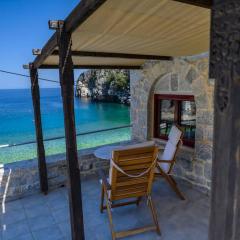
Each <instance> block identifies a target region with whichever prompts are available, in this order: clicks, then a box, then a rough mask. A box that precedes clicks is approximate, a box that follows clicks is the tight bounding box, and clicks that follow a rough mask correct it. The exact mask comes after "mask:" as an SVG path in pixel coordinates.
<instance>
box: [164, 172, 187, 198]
mask: <svg viewBox="0 0 240 240" xmlns="http://www.w3.org/2000/svg"><path fill="white" fill-rule="evenodd" d="M163 177H164V178H165V179H166V180H167V182H168V183H169V185H170V186H171V187H172V189H173V190H174V192H175V193H176V194H177V195H178V197H179V198H180V199H181V200H185V197H184V195H183V194H182V193H181V191H180V190H179V189H178V187H177V184H176V182H175V180H173V178H172V177H170V176H169V175H167V174H163Z"/></svg>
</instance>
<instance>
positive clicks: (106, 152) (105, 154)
mask: <svg viewBox="0 0 240 240" xmlns="http://www.w3.org/2000/svg"><path fill="white" fill-rule="evenodd" d="M122 147H123V146H116V145H115V146H104V147H100V148H98V149H96V150H95V151H94V155H95V157H97V158H100V159H104V160H110V159H111V157H112V151H114V150H117V149H121V148H122Z"/></svg>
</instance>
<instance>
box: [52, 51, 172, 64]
mask: <svg viewBox="0 0 240 240" xmlns="http://www.w3.org/2000/svg"><path fill="white" fill-rule="evenodd" d="M52 55H55V56H58V55H59V51H58V50H54V51H53V52H52ZM72 56H73V57H102V58H126V59H143V60H166V61H171V60H172V59H173V58H172V57H169V56H158V55H145V54H129V53H110V52H109V53H108V52H88V51H72Z"/></svg>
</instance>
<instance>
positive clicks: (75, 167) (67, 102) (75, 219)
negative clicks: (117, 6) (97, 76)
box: [57, 22, 84, 240]
mask: <svg viewBox="0 0 240 240" xmlns="http://www.w3.org/2000/svg"><path fill="white" fill-rule="evenodd" d="M57 36H58V47H59V74H60V83H61V91H62V101H63V111H64V123H65V137H66V158H67V170H68V185H69V189H68V191H69V207H70V218H71V229H72V239H73V240H84V225H83V212H82V196H81V179H80V169H79V163H78V154H77V142H76V129H75V116H74V74H73V62H72V56H71V34H70V33H67V32H66V31H65V26H64V23H63V22H59V29H57Z"/></svg>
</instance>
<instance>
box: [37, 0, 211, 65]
mask: <svg viewBox="0 0 240 240" xmlns="http://www.w3.org/2000/svg"><path fill="white" fill-rule="evenodd" d="M209 35H210V9H207V8H202V7H198V6H194V5H191V4H186V3H182V2H178V1H173V0H141V1H139V0H130V1H129V0H107V1H105V2H104V3H103V4H102V5H101V6H100V7H98V8H97V9H96V10H95V11H94V12H93V13H92V14H91V15H90V16H88V17H87V18H86V19H85V21H83V22H82V23H81V24H79V26H77V27H76V28H75V29H74V31H72V51H76V52H81V51H84V52H90V53H99V52H103V53H122V54H135V55H154V56H169V57H177V56H189V55H195V54H199V53H202V52H206V51H208V49H209V39H210V36H209ZM54 50H56V48H54ZM149 58H150V57H149ZM146 59H147V58H146ZM144 61H145V59H144V57H141V58H140V59H137V57H135V59H131V58H127V56H125V57H113V56H111V57H107V56H86V55H85V56H81V54H78V56H74V55H73V63H74V65H76V66H79V67H81V66H100V65H101V66H103V67H104V66H133V67H136V66H141V65H142V64H143V63H144ZM58 62H59V59H58V56H56V55H55V56H53V55H49V56H47V57H46V58H45V59H44V61H43V62H42V63H41V64H42V65H47V66H49V65H50V66H57V65H58Z"/></svg>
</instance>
